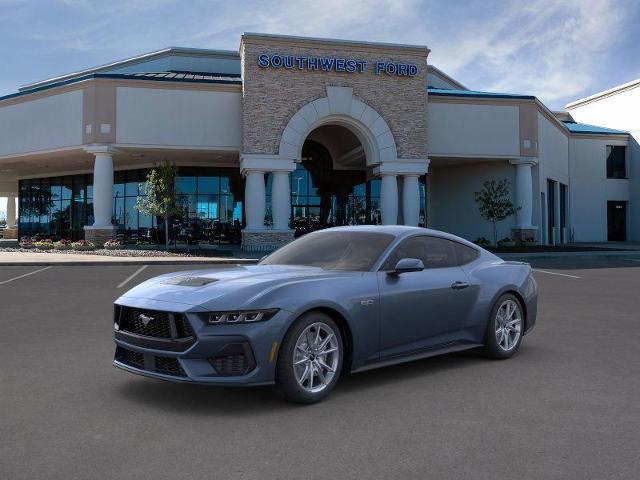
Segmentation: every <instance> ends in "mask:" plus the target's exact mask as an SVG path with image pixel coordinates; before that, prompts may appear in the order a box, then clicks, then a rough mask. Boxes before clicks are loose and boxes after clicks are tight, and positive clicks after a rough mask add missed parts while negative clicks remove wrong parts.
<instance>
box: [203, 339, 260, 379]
mask: <svg viewBox="0 0 640 480" xmlns="http://www.w3.org/2000/svg"><path fill="white" fill-rule="evenodd" d="M209 363H210V364H211V366H212V367H213V368H215V370H216V373H217V374H218V375H220V376H223V377H230V376H237V375H246V374H247V373H249V372H250V371H251V370H253V369H254V368H255V367H256V361H255V358H254V357H253V352H252V350H251V347H250V346H249V344H248V343H247V342H244V343H230V344H227V345H225V346H224V348H222V350H220V351H219V352H218V353H217V354H216V355H215V356H214V357H211V358H209Z"/></svg>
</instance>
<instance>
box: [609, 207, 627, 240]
mask: <svg viewBox="0 0 640 480" xmlns="http://www.w3.org/2000/svg"><path fill="white" fill-rule="evenodd" d="M607 228H608V236H607V239H608V240H609V241H610V242H624V241H626V240H627V202H607Z"/></svg>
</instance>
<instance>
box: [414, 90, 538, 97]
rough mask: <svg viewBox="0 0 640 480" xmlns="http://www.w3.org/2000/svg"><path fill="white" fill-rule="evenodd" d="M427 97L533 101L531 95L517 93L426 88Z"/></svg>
mask: <svg viewBox="0 0 640 480" xmlns="http://www.w3.org/2000/svg"><path fill="white" fill-rule="evenodd" d="M427 92H428V93H429V95H437V96H442V97H480V98H515V99H520V100H535V98H536V97H535V96H533V95H519V94H517V93H496V92H479V91H477V90H454V89H447V88H431V87H429V88H427Z"/></svg>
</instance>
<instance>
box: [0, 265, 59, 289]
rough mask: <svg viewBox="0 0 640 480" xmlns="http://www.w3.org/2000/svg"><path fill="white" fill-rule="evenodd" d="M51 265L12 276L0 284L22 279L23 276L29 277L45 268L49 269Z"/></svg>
mask: <svg viewBox="0 0 640 480" xmlns="http://www.w3.org/2000/svg"><path fill="white" fill-rule="evenodd" d="M50 268H51V267H50V266H49V267H44V268H40V269H38V270H34V271H33V272H29V273H25V274H24V275H20V276H19V277H13V278H10V279H9V280H4V281H3V282H0V285H4V284H5V283H9V282H13V281H14V280H20V279H21V278H24V277H28V276H29V275H34V274H36V273H38V272H44V271H45V270H49V269H50Z"/></svg>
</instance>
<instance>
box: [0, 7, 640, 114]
mask: <svg viewBox="0 0 640 480" xmlns="http://www.w3.org/2000/svg"><path fill="white" fill-rule="evenodd" d="M639 25H640V2H637V1H633V0H629V1H626V0H564V1H549V0H528V1H527V2H524V1H522V0H520V1H495V2H490V1H456V0H449V1H418V0H366V1H359V0H358V1H349V0H314V1H306V0H258V1H241V0H235V1H231V0H226V1H216V0H195V1H190V0H177V1H173V0H156V1H153V0H126V1H123V0H109V1H104V0H101V1H94V0H0V58H1V59H2V63H1V64H0V65H3V67H2V68H0V94H6V93H11V92H13V91H15V90H16V88H17V86H19V85H21V84H24V83H28V82H32V81H36V80H40V79H44V78H49V77H52V76H55V75H58V74H62V73H67V72H70V71H74V70H77V69H81V68H86V67H91V66H95V65H99V64H102V63H106V62H109V61H112V60H117V59H121V58H126V57H129V56H133V55H136V54H139V53H143V52H147V51H153V50H157V49H160V48H163V47H166V46H187V47H202V48H222V49H231V50H237V48H238V43H239V37H240V35H241V33H242V32H244V31H254V32H268V33H283V34H293V35H309V36H325V37H338V38H347V39H356V40H373V41H386V42H397V43H414V44H424V45H427V46H428V47H429V48H431V55H430V58H429V61H430V63H432V64H434V65H436V66H437V67H439V68H441V69H442V70H444V71H445V72H447V73H449V74H450V75H452V76H454V77H455V78H456V79H458V80H459V81H461V82H462V83H463V84H464V85H466V86H467V87H469V88H472V89H479V90H490V91H502V92H516V93H526V94H535V95H537V96H538V97H539V98H540V99H541V100H542V101H543V102H544V103H545V104H546V105H547V106H549V107H550V108H553V109H557V108H561V107H562V106H563V105H564V104H565V103H567V102H568V101H571V100H574V99H577V98H580V97H582V96H585V95H588V94H591V93H595V92H597V91H600V90H603V89H606V88H609V87H611V86H614V85H617V84H620V83H625V82H627V81H630V80H632V79H635V78H638V77H640V61H638V55H637V48H638V47H637V46H638V44H640V26H639Z"/></svg>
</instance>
